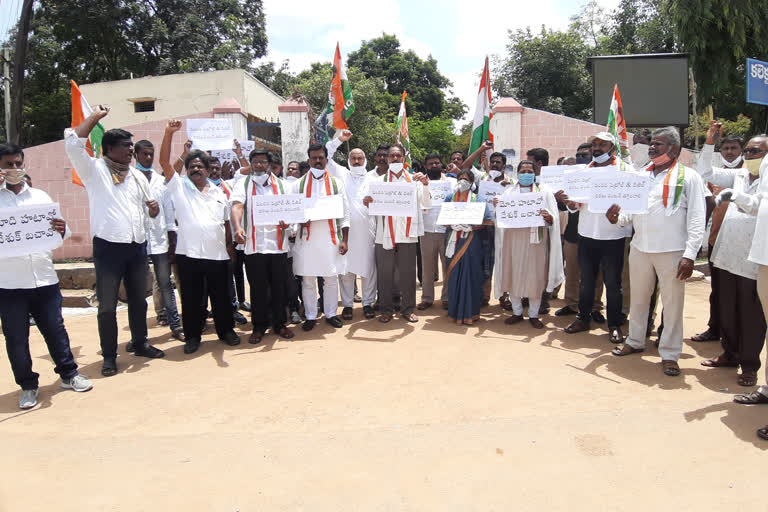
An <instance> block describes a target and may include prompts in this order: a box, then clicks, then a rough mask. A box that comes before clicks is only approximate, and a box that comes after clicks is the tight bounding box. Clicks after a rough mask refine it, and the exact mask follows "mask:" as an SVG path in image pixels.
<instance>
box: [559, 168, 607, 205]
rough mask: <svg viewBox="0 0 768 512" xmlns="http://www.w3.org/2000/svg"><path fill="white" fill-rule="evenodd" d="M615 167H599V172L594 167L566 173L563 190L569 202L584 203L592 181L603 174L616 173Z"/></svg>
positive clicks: (587, 198)
mask: <svg viewBox="0 0 768 512" xmlns="http://www.w3.org/2000/svg"><path fill="white" fill-rule="evenodd" d="M616 171H617V169H616V166H614V165H611V166H608V167H600V170H597V169H595V168H594V167H587V168H584V169H582V170H578V171H568V172H566V173H565V174H563V190H564V191H565V193H566V194H568V198H569V199H570V200H571V201H578V202H581V203H586V202H587V201H588V200H589V192H590V190H591V189H592V179H593V178H596V177H599V176H602V175H605V173H614V172H616Z"/></svg>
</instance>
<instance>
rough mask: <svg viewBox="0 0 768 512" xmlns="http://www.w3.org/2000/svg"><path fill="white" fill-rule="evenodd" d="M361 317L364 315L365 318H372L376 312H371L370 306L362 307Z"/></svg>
mask: <svg viewBox="0 0 768 512" xmlns="http://www.w3.org/2000/svg"><path fill="white" fill-rule="evenodd" d="M363 315H365V318H369V319H370V318H374V317H375V316H376V312H375V311H374V310H373V308H372V307H371V306H363Z"/></svg>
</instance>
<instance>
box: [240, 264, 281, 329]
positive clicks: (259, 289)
mask: <svg viewBox="0 0 768 512" xmlns="http://www.w3.org/2000/svg"><path fill="white" fill-rule="evenodd" d="M245 270H246V274H247V275H248V283H249V284H250V285H251V323H253V330H254V331H261V332H264V331H266V330H267V327H269V324H270V322H271V323H272V330H273V331H274V332H276V333H278V332H280V330H281V329H283V328H284V327H285V324H286V322H287V318H286V314H285V306H286V286H285V284H286V280H287V279H288V257H287V255H285V254H258V253H257V254H249V255H247V256H246V257H245ZM270 295H271V297H270ZM270 299H271V303H270ZM270 313H271V314H270Z"/></svg>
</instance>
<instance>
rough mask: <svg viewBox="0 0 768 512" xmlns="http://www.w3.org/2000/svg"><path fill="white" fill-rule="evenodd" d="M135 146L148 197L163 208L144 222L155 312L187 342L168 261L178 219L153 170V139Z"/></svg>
mask: <svg viewBox="0 0 768 512" xmlns="http://www.w3.org/2000/svg"><path fill="white" fill-rule="evenodd" d="M133 149H134V151H135V156H136V169H138V170H139V171H141V175H142V176H144V178H145V179H146V180H147V185H146V188H147V191H148V192H149V197H151V198H152V199H153V200H154V201H157V204H158V206H159V208H160V213H159V214H158V215H157V217H154V218H152V217H147V218H146V220H145V223H144V225H145V228H146V231H147V254H149V259H151V260H152V268H153V269H154V271H155V282H156V285H157V290H158V293H157V294H153V300H154V302H155V312H158V311H163V312H164V313H165V316H164V318H165V321H166V325H168V326H169V327H170V329H171V336H172V337H174V338H176V339H177V340H179V341H184V330H183V329H182V328H181V319H179V311H178V309H177V307H176V294H175V293H174V292H173V287H172V286H171V264H170V263H169V262H168V232H169V231H176V222H175V220H174V217H173V211H172V209H171V208H167V194H166V193H165V178H164V177H163V176H161V175H160V174H158V173H157V172H155V170H154V165H153V164H154V160H155V146H154V145H153V144H152V143H151V142H150V141H148V140H140V141H138V142H137V143H136V144H135V145H134V147H133ZM158 316H159V315H158ZM127 348H128V349H129V350H128V351H129V352H132V351H133V347H127Z"/></svg>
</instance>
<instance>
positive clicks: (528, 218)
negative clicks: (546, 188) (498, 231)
mask: <svg viewBox="0 0 768 512" xmlns="http://www.w3.org/2000/svg"><path fill="white" fill-rule="evenodd" d="M546 207H547V205H546V203H545V202H544V194H543V193H541V192H523V193H519V192H517V193H514V194H506V195H503V196H501V197H499V202H498V204H497V205H496V225H497V226H498V227H500V228H531V227H537V226H543V225H544V218H543V217H542V216H541V214H540V213H539V212H541V210H544V209H546Z"/></svg>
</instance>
